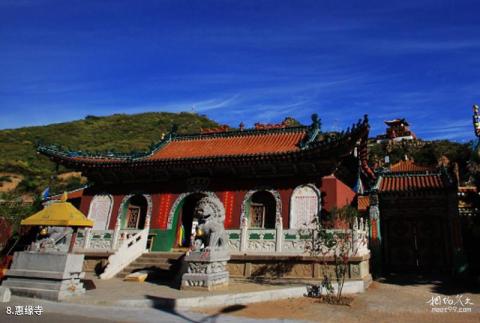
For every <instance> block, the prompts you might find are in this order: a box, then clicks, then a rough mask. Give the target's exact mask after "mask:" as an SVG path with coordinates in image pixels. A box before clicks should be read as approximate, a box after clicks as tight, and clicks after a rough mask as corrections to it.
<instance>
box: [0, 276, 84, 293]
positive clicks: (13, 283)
mask: <svg viewBox="0 0 480 323" xmlns="http://www.w3.org/2000/svg"><path fill="white" fill-rule="evenodd" d="M2 284H3V286H6V287H10V288H12V287H19V288H37V289H45V290H57V291H59V290H67V289H69V288H71V287H72V286H75V287H77V288H78V287H80V288H81V287H82V286H83V284H82V283H81V282H80V280H78V279H75V280H73V282H72V281H70V280H64V281H61V280H48V279H25V278H13V277H9V278H8V279H7V280H5V281H4V282H3V283H2Z"/></svg>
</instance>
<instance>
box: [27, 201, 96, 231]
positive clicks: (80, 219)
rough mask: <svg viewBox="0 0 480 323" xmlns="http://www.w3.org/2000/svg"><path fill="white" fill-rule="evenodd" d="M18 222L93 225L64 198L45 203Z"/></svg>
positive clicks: (50, 224) (61, 225)
mask: <svg viewBox="0 0 480 323" xmlns="http://www.w3.org/2000/svg"><path fill="white" fill-rule="evenodd" d="M20 224H21V225H42V226H54V227H93V221H92V220H89V219H87V218H86V217H85V215H83V213H82V212H80V211H79V210H78V209H76V208H75V207H74V206H73V205H72V204H71V203H69V202H66V198H62V200H61V201H59V202H53V203H51V204H49V205H47V206H46V207H45V208H44V209H43V210H41V211H39V212H37V213H35V214H34V215H32V216H30V217H28V218H26V219H24V220H22V222H20Z"/></svg>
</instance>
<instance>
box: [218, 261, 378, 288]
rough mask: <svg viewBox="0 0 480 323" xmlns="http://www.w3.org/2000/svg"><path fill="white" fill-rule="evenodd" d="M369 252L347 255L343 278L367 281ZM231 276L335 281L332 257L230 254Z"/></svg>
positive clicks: (368, 278) (369, 279) (368, 280)
mask: <svg viewBox="0 0 480 323" xmlns="http://www.w3.org/2000/svg"><path fill="white" fill-rule="evenodd" d="M369 260H370V255H365V256H358V257H351V258H350V259H349V270H348V273H347V276H346V280H363V281H364V282H365V283H366V284H369V282H370V281H371V276H370V269H369ZM227 268H228V271H229V272H230V277H231V278H236V279H242V278H244V279H254V280H272V281H273V280H275V281H276V282H281V281H299V282H300V281H319V280H321V279H322V278H323V276H324V275H328V276H329V277H330V278H331V279H332V280H335V264H334V261H333V259H332V258H328V257H310V256H287V255H232V258H231V259H230V261H229V262H228V264H227Z"/></svg>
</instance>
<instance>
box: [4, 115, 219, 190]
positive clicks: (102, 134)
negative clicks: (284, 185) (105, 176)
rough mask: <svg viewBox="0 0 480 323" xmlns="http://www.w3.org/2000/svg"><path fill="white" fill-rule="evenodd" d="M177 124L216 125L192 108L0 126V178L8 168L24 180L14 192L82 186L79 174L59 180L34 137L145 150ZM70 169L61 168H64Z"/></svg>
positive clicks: (80, 146)
mask: <svg viewBox="0 0 480 323" xmlns="http://www.w3.org/2000/svg"><path fill="white" fill-rule="evenodd" d="M173 124H176V125H178V132H179V133H188V132H199V131H200V128H202V127H203V128H208V127H214V126H218V124H217V123H216V122H214V121H212V120H210V119H208V118H207V117H205V116H202V115H198V114H194V113H187V112H182V113H166V112H161V113H141V114H135V115H126V114H115V115H112V116H107V117H97V116H87V117H86V118H85V119H83V120H77V121H72V122H65V123H59V124H52V125H46V126H38V127H26V128H19V129H7V130H0V147H1V154H0V182H3V183H4V184H5V183H8V182H11V179H10V178H9V175H8V174H18V175H21V176H22V177H23V180H22V181H21V182H20V184H19V185H18V187H17V189H16V191H15V193H17V194H22V193H38V192H39V191H41V190H42V189H43V188H45V187H46V186H50V187H51V188H53V190H54V191H57V192H60V191H62V190H63V189H70V188H74V187H75V186H80V185H81V183H80V179H78V178H70V179H69V180H63V181H62V180H59V179H57V178H52V176H53V175H55V174H56V170H55V165H54V164H53V163H51V162H50V161H49V160H48V159H47V158H45V157H43V156H40V155H38V154H36V152H35V143H36V142H38V141H41V142H43V143H52V144H53V143H55V144H58V145H60V146H63V147H65V148H70V149H75V150H83V151H117V152H130V151H134V150H137V151H141V150H146V149H148V147H149V146H150V144H151V143H152V142H156V141H158V140H160V139H161V137H162V134H165V133H168V132H169V131H170V129H171V127H172V125H173ZM62 171H66V170H62V169H60V172H62Z"/></svg>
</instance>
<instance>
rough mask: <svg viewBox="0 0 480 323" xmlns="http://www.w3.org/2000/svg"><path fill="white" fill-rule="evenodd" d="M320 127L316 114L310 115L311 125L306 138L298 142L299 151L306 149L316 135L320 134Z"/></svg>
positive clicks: (320, 123)
mask: <svg viewBox="0 0 480 323" xmlns="http://www.w3.org/2000/svg"><path fill="white" fill-rule="evenodd" d="M321 125H322V121H321V120H320V118H319V117H318V114H316V113H314V114H312V124H311V125H310V127H309V128H308V131H307V134H306V136H305V137H304V138H303V140H302V141H301V142H300V145H299V146H300V149H305V148H308V146H309V145H310V144H311V143H312V142H314V141H315V139H317V137H318V134H319V133H320V127H321Z"/></svg>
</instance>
